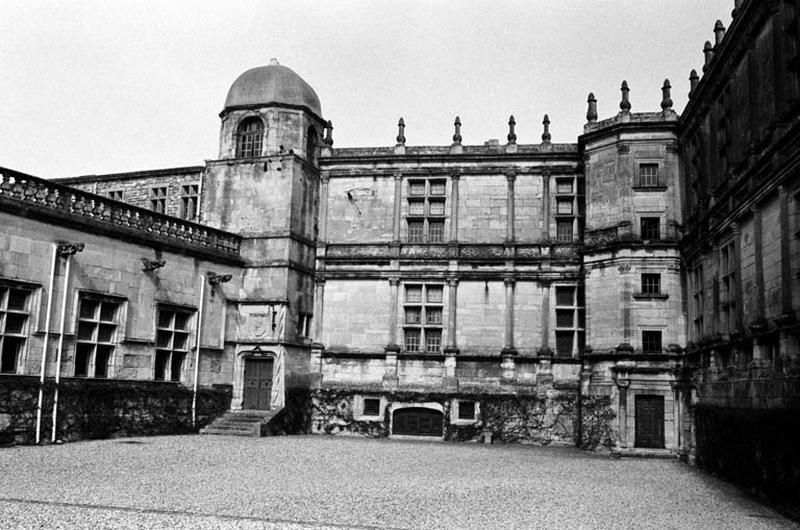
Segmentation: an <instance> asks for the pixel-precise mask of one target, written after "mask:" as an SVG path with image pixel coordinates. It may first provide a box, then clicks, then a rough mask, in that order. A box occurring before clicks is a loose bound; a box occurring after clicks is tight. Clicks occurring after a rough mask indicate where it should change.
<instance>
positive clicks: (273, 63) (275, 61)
mask: <svg viewBox="0 0 800 530" xmlns="http://www.w3.org/2000/svg"><path fill="white" fill-rule="evenodd" d="M279 64H281V63H279V62H278V60H277V59H276V58H275V57H273V58H272V59H270V60H269V65H270V66H278V65H279Z"/></svg>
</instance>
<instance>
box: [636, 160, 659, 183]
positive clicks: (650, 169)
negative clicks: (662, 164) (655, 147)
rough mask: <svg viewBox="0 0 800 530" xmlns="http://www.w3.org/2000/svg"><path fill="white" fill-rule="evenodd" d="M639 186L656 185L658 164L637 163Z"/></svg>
mask: <svg viewBox="0 0 800 530" xmlns="http://www.w3.org/2000/svg"><path fill="white" fill-rule="evenodd" d="M639 186H645V187H646V186H658V164H640V165H639Z"/></svg>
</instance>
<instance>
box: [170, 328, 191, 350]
mask: <svg viewBox="0 0 800 530" xmlns="http://www.w3.org/2000/svg"><path fill="white" fill-rule="evenodd" d="M188 344H189V334H188V333H186V332H182V331H176V332H175V335H174V336H173V338H172V349H173V350H186V349H188Z"/></svg>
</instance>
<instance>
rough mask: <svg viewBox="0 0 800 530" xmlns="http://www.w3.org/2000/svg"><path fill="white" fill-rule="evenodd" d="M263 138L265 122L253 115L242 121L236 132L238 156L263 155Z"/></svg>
mask: <svg viewBox="0 0 800 530" xmlns="http://www.w3.org/2000/svg"><path fill="white" fill-rule="evenodd" d="M263 138H264V122H262V121H261V119H260V118H257V117H255V116H253V117H251V118H247V119H246V120H244V121H242V123H240V124H239V129H238V131H237V133H236V157H237V158H251V157H254V156H261V144H262V142H263Z"/></svg>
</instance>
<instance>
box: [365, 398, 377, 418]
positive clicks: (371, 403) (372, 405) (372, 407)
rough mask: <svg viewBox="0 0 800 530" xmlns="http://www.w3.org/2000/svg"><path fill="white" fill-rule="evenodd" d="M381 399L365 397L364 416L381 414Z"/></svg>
mask: <svg viewBox="0 0 800 530" xmlns="http://www.w3.org/2000/svg"><path fill="white" fill-rule="evenodd" d="M380 413H381V400H380V399H376V398H366V399H364V416H380Z"/></svg>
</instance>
